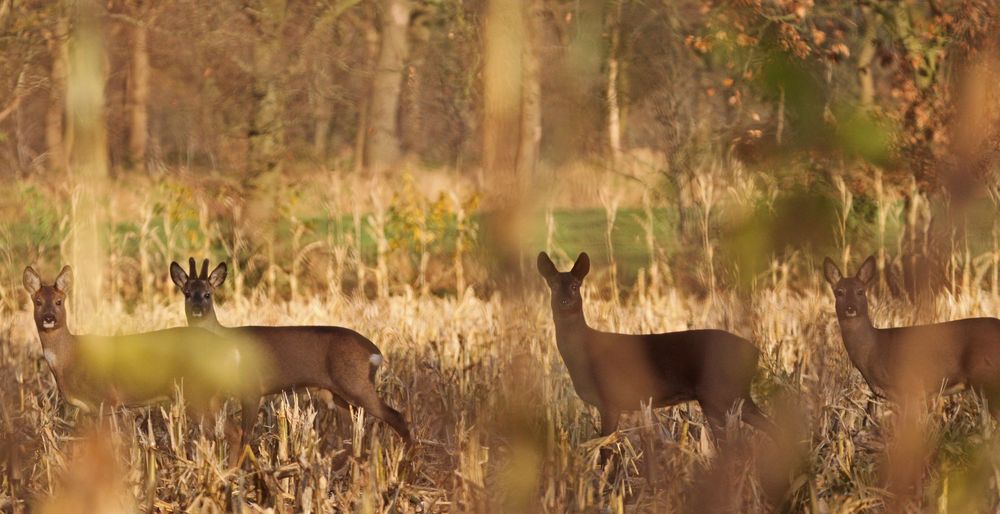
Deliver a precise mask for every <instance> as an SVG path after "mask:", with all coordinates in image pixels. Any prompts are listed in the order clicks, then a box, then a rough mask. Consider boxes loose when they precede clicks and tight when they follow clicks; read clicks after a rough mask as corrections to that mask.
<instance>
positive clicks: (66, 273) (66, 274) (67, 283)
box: [56, 266, 73, 293]
mask: <svg viewBox="0 0 1000 514" xmlns="http://www.w3.org/2000/svg"><path fill="white" fill-rule="evenodd" d="M71 287H73V270H71V269H70V267H69V266H63V269H62V271H60V272H59V275H58V276H57V277H56V290H58V291H59V292H60V293H68V292H69V290H70V288H71Z"/></svg>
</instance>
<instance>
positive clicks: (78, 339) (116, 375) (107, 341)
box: [22, 266, 241, 413]
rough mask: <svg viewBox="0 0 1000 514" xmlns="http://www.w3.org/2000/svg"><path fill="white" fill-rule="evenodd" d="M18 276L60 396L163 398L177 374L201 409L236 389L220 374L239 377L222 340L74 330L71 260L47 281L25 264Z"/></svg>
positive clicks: (133, 402) (205, 334) (87, 403)
mask: <svg viewBox="0 0 1000 514" xmlns="http://www.w3.org/2000/svg"><path fill="white" fill-rule="evenodd" d="M22 281H23V285H24V288H25V290H27V291H28V294H29V295H30V297H31V303H32V305H33V309H34V321H35V328H36V329H37V330H38V338H39V340H40V342H41V345H42V354H43V356H44V358H45V361H46V362H47V363H48V366H49V370H50V371H51V372H52V374H53V376H54V377H55V380H56V386H57V387H58V389H59V392H60V394H61V395H62V397H63V398H64V399H65V400H66V401H67V403H70V404H71V405H74V406H76V407H77V408H79V409H80V410H81V411H83V412H87V413H92V412H94V411H96V410H97V409H98V407H99V406H101V405H105V406H108V407H117V406H123V407H134V406H141V405H148V404H151V403H156V402H160V401H165V400H169V399H170V398H171V397H172V396H173V395H174V390H175V382H176V381H177V380H183V381H184V385H185V392H186V396H187V397H188V400H189V402H191V403H193V404H195V406H196V407H197V408H200V409H208V408H209V407H210V403H211V402H212V400H213V399H214V398H215V397H217V395H220V394H225V395H234V394H235V395H240V394H241V393H240V392H239V385H238V384H236V383H227V377H229V378H231V377H235V376H238V375H237V374H236V373H238V366H239V357H238V352H239V347H238V346H233V345H232V344H230V341H229V340H226V339H224V338H222V337H220V336H218V335H217V334H213V333H212V332H209V331H207V330H204V329H199V328H189V327H179V328H171V329H166V330H158V331H154V332H146V333H140V334H131V335H122V336H88V335H76V334H73V333H71V332H70V330H69V328H68V326H67V324H66V301H67V298H68V294H69V291H70V288H71V287H72V282H73V279H72V271H71V269H70V267H69V266H65V267H63V269H62V271H60V272H59V275H58V276H57V277H56V279H55V281H54V282H53V283H52V284H43V283H42V279H41V277H40V276H39V275H38V273H37V272H36V271H35V270H34V269H33V268H31V267H30V266H29V267H27V268H25V270H24V274H23V277H22ZM206 370H210V371H211V372H206ZM216 372H218V373H216ZM234 382H235V381H234Z"/></svg>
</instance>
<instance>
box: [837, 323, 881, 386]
mask: <svg viewBox="0 0 1000 514" xmlns="http://www.w3.org/2000/svg"><path fill="white" fill-rule="evenodd" d="M840 333H841V335H842V336H843V338H844V347H845V348H847V355H848V356H850V358H851V361H852V362H854V365H855V366H857V367H858V369H860V370H862V374H864V373H865V370H867V369H868V364H869V362H870V360H871V358H872V355H873V354H874V351H875V345H876V341H877V339H878V337H877V336H878V329H877V328H875V326H874V325H872V320H871V318H869V317H868V313H864V314H859V315H858V316H855V317H853V318H841V319H840ZM866 378H867V377H866Z"/></svg>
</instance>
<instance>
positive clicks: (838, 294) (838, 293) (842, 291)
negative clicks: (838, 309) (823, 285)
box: [833, 289, 846, 296]
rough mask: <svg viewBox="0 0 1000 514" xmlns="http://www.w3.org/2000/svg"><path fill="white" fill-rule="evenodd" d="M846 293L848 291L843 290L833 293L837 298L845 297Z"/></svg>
mask: <svg viewBox="0 0 1000 514" xmlns="http://www.w3.org/2000/svg"><path fill="white" fill-rule="evenodd" d="M845 292H846V291H844V290H843V289H836V290H834V291H833V294H835V295H837V296H844V293H845Z"/></svg>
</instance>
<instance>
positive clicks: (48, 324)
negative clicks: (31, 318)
mask: <svg viewBox="0 0 1000 514" xmlns="http://www.w3.org/2000/svg"><path fill="white" fill-rule="evenodd" d="M42 328H56V322H55V321H43V322H42Z"/></svg>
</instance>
